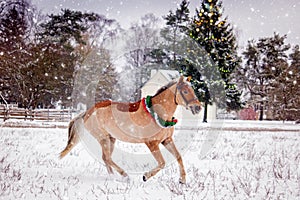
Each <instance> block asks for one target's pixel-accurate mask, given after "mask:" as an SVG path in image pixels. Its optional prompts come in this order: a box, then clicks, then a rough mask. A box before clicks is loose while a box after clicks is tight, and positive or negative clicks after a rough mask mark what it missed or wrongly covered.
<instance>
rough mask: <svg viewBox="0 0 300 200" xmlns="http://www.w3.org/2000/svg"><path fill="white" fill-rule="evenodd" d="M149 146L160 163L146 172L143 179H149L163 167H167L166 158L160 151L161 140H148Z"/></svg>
mask: <svg viewBox="0 0 300 200" xmlns="http://www.w3.org/2000/svg"><path fill="white" fill-rule="evenodd" d="M146 145H147V147H148V148H149V149H150V151H151V153H152V155H153V156H154V158H155V160H156V161H157V163H158V165H157V167H155V168H154V169H152V170H151V171H149V172H146V173H145V174H144V176H143V180H144V181H147V180H148V179H149V178H151V177H152V176H154V175H155V174H157V173H158V172H159V171H160V170H161V169H163V168H164V167H165V160H164V158H163V156H162V154H161V152H160V149H159V141H153V142H147V143H146Z"/></svg>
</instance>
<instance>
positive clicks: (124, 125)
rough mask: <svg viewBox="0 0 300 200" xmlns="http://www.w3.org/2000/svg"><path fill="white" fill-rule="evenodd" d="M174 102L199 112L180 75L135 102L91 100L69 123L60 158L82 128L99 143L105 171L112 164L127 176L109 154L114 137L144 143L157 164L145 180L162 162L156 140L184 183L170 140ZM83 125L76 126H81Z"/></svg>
mask: <svg viewBox="0 0 300 200" xmlns="http://www.w3.org/2000/svg"><path fill="white" fill-rule="evenodd" d="M177 105H182V106H184V107H186V108H187V109H189V110H191V112H192V113H193V114H197V113H199V112H200V109H201V104H200V102H199V101H198V98H197V97H196V96H195V93H194V90H193V88H192V87H191V85H190V83H189V82H187V81H185V80H184V78H183V76H181V77H180V79H179V81H178V82H170V83H169V84H168V85H166V86H164V87H162V88H161V89H160V90H158V91H157V93H156V94H155V95H154V96H152V97H151V96H148V97H147V98H143V99H142V100H140V101H138V102H135V103H119V102H112V101H110V100H107V101H102V102H99V103H97V104H95V105H94V106H93V107H92V108H90V109H89V110H87V111H86V112H84V113H82V114H80V115H79V116H77V117H76V118H74V119H73V120H72V121H71V122H70V124H69V139H68V144H67V146H66V148H65V149H64V150H63V151H62V152H61V153H60V158H63V157H64V156H65V155H66V154H67V153H69V152H70V151H71V149H72V148H73V147H74V146H75V145H76V144H77V143H78V142H79V137H80V136H79V134H80V131H83V130H84V129H86V130H87V131H88V132H89V133H90V134H91V135H92V136H93V137H94V138H95V139H96V140H97V141H98V142H99V144H100V145H101V148H102V159H103V161H104V163H105V165H106V167H107V170H108V173H113V171H112V168H114V169H115V170H116V171H118V172H119V173H120V174H121V175H122V176H127V174H126V173H125V171H124V170H123V169H122V168H120V167H119V166H118V165H117V164H116V163H115V162H114V161H113V160H112V158H111V155H112V153H113V150H114V144H115V141H116V139H118V140H121V141H124V142H131V143H145V144H146V145H147V147H148V148H149V149H150V151H151V153H152V155H153V156H154V158H155V159H156V161H157V162H158V166H157V167H155V168H154V169H152V170H151V171H149V172H146V173H145V174H144V176H143V180H144V181H146V180H148V179H149V178H150V177H152V176H154V175H155V174H156V173H158V172H159V171H160V170H161V169H162V168H164V166H165V161H164V158H163V156H162V154H161V152H160V149H159V144H163V145H164V146H165V148H166V149H167V150H168V151H169V152H170V153H171V154H172V155H173V156H175V158H176V159H177V161H178V164H179V168H180V183H185V182H186V178H185V175H186V174H185V170H184V166H183V162H182V158H181V155H180V153H179V152H178V150H177V149H176V146H175V144H174V142H173V139H172V135H173V133H174V125H175V124H176V122H177V121H176V120H175V119H174V117H173V114H174V112H175V110H176V107H177ZM82 125H84V126H83V127H84V128H83V129H82V128H78V127H80V126H81V127H82Z"/></svg>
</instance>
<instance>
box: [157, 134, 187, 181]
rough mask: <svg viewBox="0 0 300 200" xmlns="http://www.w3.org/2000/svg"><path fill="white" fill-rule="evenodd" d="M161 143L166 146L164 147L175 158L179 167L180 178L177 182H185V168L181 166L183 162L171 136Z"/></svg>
mask: <svg viewBox="0 0 300 200" xmlns="http://www.w3.org/2000/svg"><path fill="white" fill-rule="evenodd" d="M162 144H163V145H164V146H165V147H166V149H167V150H168V151H169V152H170V153H171V154H172V155H173V156H174V157H175V158H176V159H177V162H178V164H179V169H180V179H179V182H180V183H182V184H185V183H186V179H185V175H186V174H185V170H184V166H183V162H182V158H181V155H180V153H179V152H178V150H177V148H176V146H175V144H174V141H173V139H172V138H171V137H169V138H167V139H165V140H164V141H163V142H162Z"/></svg>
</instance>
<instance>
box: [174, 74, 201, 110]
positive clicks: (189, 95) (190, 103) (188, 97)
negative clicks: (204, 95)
mask: <svg viewBox="0 0 300 200" xmlns="http://www.w3.org/2000/svg"><path fill="white" fill-rule="evenodd" d="M175 99H176V102H177V104H179V105H182V106H184V107H185V108H186V109H188V110H190V111H191V112H192V113H193V115H195V114H198V113H199V112H200V111H201V103H200V102H199V100H198V98H197V96H196V95H195V92H194V89H193V88H192V86H191V83H190V82H189V81H185V80H184V78H183V76H181V77H180V79H179V81H178V83H177V86H176V92H175Z"/></svg>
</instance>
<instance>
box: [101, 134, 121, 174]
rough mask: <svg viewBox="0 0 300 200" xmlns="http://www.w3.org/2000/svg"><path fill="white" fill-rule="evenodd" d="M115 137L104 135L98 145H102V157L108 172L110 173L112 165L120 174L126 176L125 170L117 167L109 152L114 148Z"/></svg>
mask: <svg viewBox="0 0 300 200" xmlns="http://www.w3.org/2000/svg"><path fill="white" fill-rule="evenodd" d="M114 143H115V139H114V138H111V137H106V138H104V139H102V140H100V145H101V147H102V159H103V161H104V162H105V164H106V167H107V170H108V173H110V174H112V173H113V171H112V167H113V168H114V169H115V170H117V172H119V173H120V174H121V175H122V176H127V174H126V172H125V171H124V170H123V169H122V168H121V167H119V166H118V165H117V164H116V163H115V162H114V161H113V160H112V159H111V154H112V151H113V149H114Z"/></svg>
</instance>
